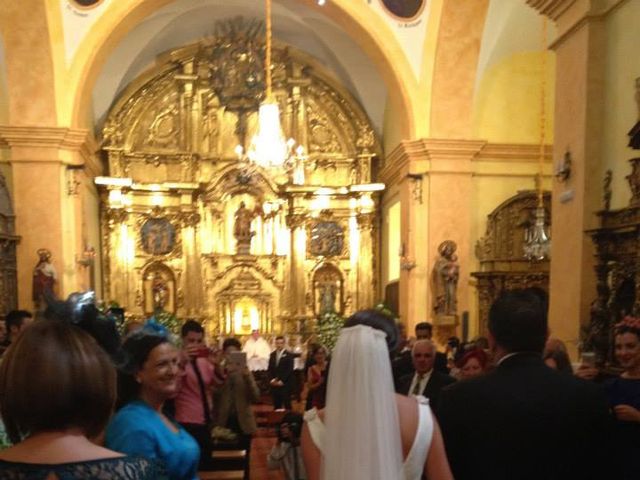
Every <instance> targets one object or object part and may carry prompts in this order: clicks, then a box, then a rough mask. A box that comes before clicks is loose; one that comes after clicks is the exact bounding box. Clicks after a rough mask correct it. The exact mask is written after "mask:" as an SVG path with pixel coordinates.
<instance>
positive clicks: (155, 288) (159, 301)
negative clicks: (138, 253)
mask: <svg viewBox="0 0 640 480" xmlns="http://www.w3.org/2000/svg"><path fill="white" fill-rule="evenodd" d="M151 293H152V294H153V310H154V312H155V311H163V310H164V307H165V306H166V305H167V300H168V299H169V287H168V286H167V282H165V280H164V279H163V278H162V276H161V275H160V274H159V273H156V274H155V275H154V276H153V280H152V283H151Z"/></svg>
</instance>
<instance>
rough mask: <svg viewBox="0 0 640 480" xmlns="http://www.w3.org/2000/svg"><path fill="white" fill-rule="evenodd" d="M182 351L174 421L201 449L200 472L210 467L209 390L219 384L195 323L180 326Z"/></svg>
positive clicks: (210, 407)
mask: <svg viewBox="0 0 640 480" xmlns="http://www.w3.org/2000/svg"><path fill="white" fill-rule="evenodd" d="M181 336H182V349H183V354H184V357H185V359H186V364H185V372H184V376H183V379H182V386H181V388H180V391H179V392H178V396H177V397H176V398H175V400H174V403H175V410H176V420H177V421H178V422H179V423H180V424H181V425H182V426H183V427H184V429H185V430H186V431H187V432H189V433H190V434H191V436H193V438H195V439H196V441H197V442H198V445H200V453H201V456H200V466H199V470H207V469H209V466H210V465H211V433H210V429H211V426H212V421H211V417H212V409H213V401H212V390H213V387H214V386H215V385H216V384H218V383H220V382H221V379H220V378H219V377H218V376H217V375H216V371H215V363H214V358H213V355H212V354H211V351H210V350H209V349H208V348H207V347H206V345H205V344H204V329H203V328H202V325H200V324H199V323H198V322H196V321H194V320H187V321H186V322H185V323H184V325H183V326H182V331H181Z"/></svg>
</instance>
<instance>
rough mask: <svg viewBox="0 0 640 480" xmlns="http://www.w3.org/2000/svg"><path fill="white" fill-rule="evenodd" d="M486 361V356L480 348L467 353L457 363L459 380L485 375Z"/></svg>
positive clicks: (487, 359)
mask: <svg viewBox="0 0 640 480" xmlns="http://www.w3.org/2000/svg"><path fill="white" fill-rule="evenodd" d="M488 361H489V358H488V356H487V354H486V353H485V351H484V350H482V349H480V348H473V349H471V350H469V351H467V352H466V353H465V354H464V356H463V357H462V358H461V359H460V360H459V361H458V363H457V366H458V369H459V378H460V380H468V379H470V378H475V377H478V376H480V375H483V374H485V373H486V371H487V364H488Z"/></svg>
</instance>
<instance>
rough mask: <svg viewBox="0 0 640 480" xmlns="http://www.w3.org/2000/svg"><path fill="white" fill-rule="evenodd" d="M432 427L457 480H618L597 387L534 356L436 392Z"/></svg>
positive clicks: (521, 357) (510, 359) (605, 410)
mask: <svg viewBox="0 0 640 480" xmlns="http://www.w3.org/2000/svg"><path fill="white" fill-rule="evenodd" d="M438 407H439V408H438V421H439V422H440V427H441V429H442V434H443V437H444V442H445V447H446V451H447V456H448V457H449V463H450V464H451V468H452V470H453V474H454V477H455V478H456V480H467V479H474V480H477V479H491V480H514V479H516V480H529V479H531V480H533V479H535V480H556V479H557V480H561V479H569V478H575V479H581V480H585V479H599V480H602V479H604V478H611V479H614V478H618V477H616V475H615V474H613V473H612V471H611V470H610V469H609V468H610V465H608V463H609V462H608V459H607V457H608V456H609V458H610V454H609V453H608V452H607V449H606V448H607V447H606V442H607V441H608V438H607V437H608V435H609V433H608V432H609V428H610V421H611V419H610V418H609V414H608V408H607V402H606V400H605V396H604V393H603V392H602V391H601V390H600V388H599V387H598V386H597V385H594V384H590V383H588V382H586V381H582V380H580V379H577V378H575V377H573V376H571V375H567V374H561V373H558V372H556V371H554V370H552V369H550V368H548V367H547V366H546V365H544V363H543V362H542V359H541V357H540V355H539V354H535V353H518V354H515V355H513V356H511V357H507V358H505V359H504V361H503V362H501V363H500V364H499V365H498V366H497V367H496V369H495V370H494V371H493V372H491V373H489V374H487V375H485V376H482V377H478V378H474V379H470V380H463V381H460V382H457V383H456V384H454V385H451V386H449V387H447V388H445V389H443V390H442V392H440V404H439V406H438Z"/></svg>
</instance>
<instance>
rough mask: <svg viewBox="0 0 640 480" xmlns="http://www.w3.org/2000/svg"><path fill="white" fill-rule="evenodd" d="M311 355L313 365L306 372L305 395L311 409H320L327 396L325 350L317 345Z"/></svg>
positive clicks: (327, 364) (327, 368)
mask: <svg viewBox="0 0 640 480" xmlns="http://www.w3.org/2000/svg"><path fill="white" fill-rule="evenodd" d="M312 355H313V359H314V361H315V363H314V364H313V365H312V366H311V367H309V371H308V372H307V392H308V393H307V395H308V396H309V397H310V403H311V407H315V408H317V409H322V408H324V404H325V401H326V396H327V373H328V371H329V362H328V360H327V349H326V348H324V347H323V346H322V345H318V346H317V347H316V349H315V350H314V351H313V352H312Z"/></svg>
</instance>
